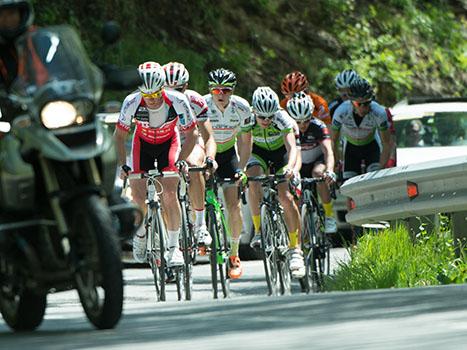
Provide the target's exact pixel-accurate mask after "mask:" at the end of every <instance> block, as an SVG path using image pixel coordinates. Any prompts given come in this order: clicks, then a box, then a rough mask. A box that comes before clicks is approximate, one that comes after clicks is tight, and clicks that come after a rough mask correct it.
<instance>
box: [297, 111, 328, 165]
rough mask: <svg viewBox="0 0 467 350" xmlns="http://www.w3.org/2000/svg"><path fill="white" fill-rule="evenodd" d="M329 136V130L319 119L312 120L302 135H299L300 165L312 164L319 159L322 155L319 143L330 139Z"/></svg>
mask: <svg viewBox="0 0 467 350" xmlns="http://www.w3.org/2000/svg"><path fill="white" fill-rule="evenodd" d="M330 138H331V135H330V134H329V130H328V128H327V126H326V124H324V122H322V121H321V120H319V119H316V118H312V119H311V120H310V124H309V125H308V128H307V129H306V130H305V132H304V133H300V146H301V150H302V153H301V154H302V163H303V164H310V163H314V162H315V161H316V160H317V159H318V158H319V157H321V156H322V155H323V150H322V149H321V146H320V145H321V142H323V140H326V139H328V140H329V139H330Z"/></svg>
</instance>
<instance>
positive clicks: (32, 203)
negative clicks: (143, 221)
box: [0, 26, 131, 331]
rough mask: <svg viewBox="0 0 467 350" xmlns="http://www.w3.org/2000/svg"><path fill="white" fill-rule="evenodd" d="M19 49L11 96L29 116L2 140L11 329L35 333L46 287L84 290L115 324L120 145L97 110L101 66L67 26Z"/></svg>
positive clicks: (86, 304) (2, 280)
mask: <svg viewBox="0 0 467 350" xmlns="http://www.w3.org/2000/svg"><path fill="white" fill-rule="evenodd" d="M17 48H18V78H17V79H16V81H15V82H14V83H13V85H12V87H11V89H10V92H9V94H8V99H9V101H10V102H11V103H12V104H14V105H15V106H16V107H18V108H19V109H20V110H21V111H22V112H21V113H20V115H18V116H16V117H15V118H14V119H13V120H12V122H11V130H10V132H9V133H7V134H5V135H4V136H3V137H2V139H1V140H0V312H1V314H2V316H3V319H4V320H5V322H6V323H7V324H8V325H9V327H10V328H12V329H13V330H15V331H24V330H34V329H35V328H37V327H38V326H39V325H40V324H41V322H42V320H43V318H44V314H45V309H46V304H47V295H48V294H49V293H52V292H53V293H55V292H59V291H65V290H71V289H77V291H78V294H79V298H80V301H81V304H82V306H83V309H84V311H85V314H86V316H87V318H88V319H89V321H90V322H91V323H92V324H93V325H94V326H95V327H96V328H98V329H109V328H113V327H114V326H115V325H116V324H117V323H118V321H119V319H120V317H121V313H122V305H123V277H122V263H121V256H120V254H121V252H120V244H119V241H118V236H119V232H117V230H118V227H117V226H118V225H116V224H115V215H113V214H112V212H111V210H110V207H111V206H110V205H109V203H108V201H107V196H108V194H110V193H112V190H113V186H114V179H115V169H116V151H115V148H114V145H113V139H112V136H111V134H110V132H109V130H108V128H107V127H106V126H105V125H103V123H102V122H101V121H100V120H99V119H98V118H96V116H95V115H96V112H97V104H98V102H99V100H100V98H101V95H102V92H103V83H104V79H103V75H102V72H101V71H100V70H99V69H98V68H97V67H96V66H95V65H94V64H92V63H91V61H90V60H89V58H88V56H87V55H86V52H85V50H84V48H83V46H82V43H81V40H80V39H79V37H78V35H77V34H76V32H75V31H74V30H73V29H72V28H70V27H68V26H52V27H47V28H38V29H36V30H34V31H31V32H28V33H26V34H25V35H24V36H22V37H21V38H20V39H19V40H18V42H17ZM112 79H113V80H115V79H117V80H118V77H117V78H116V77H115V76H114V77H113V78H112ZM128 209H129V210H131V208H128ZM116 210H118V211H119V213H120V214H121V212H122V211H124V210H125V208H122V207H121V206H119V208H118V209H116Z"/></svg>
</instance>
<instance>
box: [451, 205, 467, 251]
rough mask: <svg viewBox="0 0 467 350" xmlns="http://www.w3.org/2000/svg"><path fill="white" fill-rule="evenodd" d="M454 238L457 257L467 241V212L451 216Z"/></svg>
mask: <svg viewBox="0 0 467 350" xmlns="http://www.w3.org/2000/svg"><path fill="white" fill-rule="evenodd" d="M451 229H452V238H453V239H454V242H455V243H456V245H457V249H456V252H457V255H459V254H460V251H459V248H460V247H462V245H463V244H465V243H466V241H467V211H459V212H456V213H452V214H451Z"/></svg>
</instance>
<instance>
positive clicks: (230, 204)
mask: <svg viewBox="0 0 467 350" xmlns="http://www.w3.org/2000/svg"><path fill="white" fill-rule="evenodd" d="M216 161H217V163H218V166H219V167H218V168H217V171H216V174H217V176H219V177H220V178H234V176H235V172H236V170H237V168H238V156H237V152H236V151H235V148H234V147H232V148H231V149H229V150H227V151H225V152H222V153H221V154H219V153H218V154H217V155H216ZM223 192H224V198H225V206H226V208H227V212H228V220H227V221H228V224H229V226H230V233H231V236H230V257H229V276H230V278H232V279H235V278H239V277H240V276H241V275H242V265H241V262H240V259H239V257H238V248H239V244H240V234H241V232H242V228H243V220H242V210H241V204H240V198H239V196H238V186H237V185H235V184H233V185H224V186H223Z"/></svg>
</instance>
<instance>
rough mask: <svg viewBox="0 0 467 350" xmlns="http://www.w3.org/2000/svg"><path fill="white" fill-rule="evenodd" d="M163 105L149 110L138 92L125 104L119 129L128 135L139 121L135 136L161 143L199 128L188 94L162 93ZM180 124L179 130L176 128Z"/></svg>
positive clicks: (124, 102)
mask: <svg viewBox="0 0 467 350" xmlns="http://www.w3.org/2000/svg"><path fill="white" fill-rule="evenodd" d="M162 97H163V99H164V103H162V105H161V107H160V108H159V109H157V110H152V109H149V108H147V106H146V103H145V102H144V99H143V97H142V95H141V93H140V92H139V91H137V92H134V93H132V94H130V95H128V96H127V97H126V98H125V100H124V101H123V105H122V109H121V111H120V117H119V119H118V123H117V127H118V128H120V129H122V130H124V131H126V132H128V131H129V130H130V127H131V121H132V119H133V118H135V119H136V129H135V134H134V136H135V137H136V136H137V137H140V138H141V139H143V140H144V141H145V142H147V143H151V144H161V143H164V142H167V141H168V140H170V139H171V138H172V137H173V136H174V134H175V133H176V132H177V129H178V128H179V129H180V130H181V131H187V130H190V129H192V128H194V127H195V126H196V122H195V117H194V115H193V111H192V109H191V108H190V105H189V102H188V100H187V98H186V96H185V95H183V94H182V93H180V92H178V91H173V90H163V91H162ZM177 125H178V128H177Z"/></svg>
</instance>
